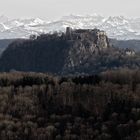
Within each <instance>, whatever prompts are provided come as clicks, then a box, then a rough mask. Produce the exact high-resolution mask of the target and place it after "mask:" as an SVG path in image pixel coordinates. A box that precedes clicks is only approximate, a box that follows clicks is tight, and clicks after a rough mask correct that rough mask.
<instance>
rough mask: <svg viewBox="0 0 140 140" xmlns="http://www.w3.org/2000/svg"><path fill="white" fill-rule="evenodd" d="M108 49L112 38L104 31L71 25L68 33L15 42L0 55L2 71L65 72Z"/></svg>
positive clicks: (86, 63) (0, 68)
mask: <svg viewBox="0 0 140 140" xmlns="http://www.w3.org/2000/svg"><path fill="white" fill-rule="evenodd" d="M19 42H20V43H19ZM107 48H109V41H108V38H107V36H106V33H105V32H104V31H100V30H98V29H93V30H90V29H76V30H73V29H71V28H70V27H67V29H66V33H54V34H45V35H41V36H38V37H36V38H34V39H30V40H25V41H16V42H14V43H12V44H11V45H10V46H9V47H8V48H7V50H6V51H5V52H4V53H3V55H2V57H1V58H0V66H1V67H0V70H1V71H10V70H11V69H15V70H18V71H37V72H38V71H39V72H53V73H63V72H65V71H69V70H71V69H75V67H81V66H82V65H88V64H89V61H92V58H93V57H94V56H96V55H98V54H100V53H101V52H102V51H104V50H105V49H107Z"/></svg>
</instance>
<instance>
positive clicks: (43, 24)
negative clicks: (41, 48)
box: [0, 14, 140, 40]
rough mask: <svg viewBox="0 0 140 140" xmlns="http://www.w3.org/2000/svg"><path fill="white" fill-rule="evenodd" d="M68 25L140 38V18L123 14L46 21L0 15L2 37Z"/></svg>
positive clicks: (51, 29) (54, 29)
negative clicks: (131, 17)
mask: <svg viewBox="0 0 140 140" xmlns="http://www.w3.org/2000/svg"><path fill="white" fill-rule="evenodd" d="M66 27H72V28H73V29H78V28H82V29H93V28H98V29H101V30H104V31H106V33H107V35H108V36H109V37H110V38H116V39H121V40H129V39H138V40H140V18H133V19H130V18H125V17H123V16H114V17H111V16H110V17H107V18H106V17H103V16H100V15H97V14H94V15H86V16H81V15H70V16H64V17H62V18H61V19H59V20H56V21H44V20H42V19H39V18H28V19H12V20H10V19H9V18H7V17H6V16H0V39H11V38H28V37H29V36H30V35H31V34H35V35H38V34H41V33H52V32H55V31H59V32H61V31H65V29H66Z"/></svg>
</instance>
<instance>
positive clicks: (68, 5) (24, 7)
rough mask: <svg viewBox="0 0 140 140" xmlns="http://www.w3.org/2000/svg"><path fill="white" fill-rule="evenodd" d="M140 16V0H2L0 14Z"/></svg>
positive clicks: (12, 16)
mask: <svg viewBox="0 0 140 140" xmlns="http://www.w3.org/2000/svg"><path fill="white" fill-rule="evenodd" d="M93 13H97V14H101V15H103V16H110V15H124V16H127V17H140V0H0V14H2V15H7V16H8V17H10V18H17V17H40V18H43V19H46V20H52V19H57V18H60V17H61V16H64V15H69V14H80V15H86V14H93Z"/></svg>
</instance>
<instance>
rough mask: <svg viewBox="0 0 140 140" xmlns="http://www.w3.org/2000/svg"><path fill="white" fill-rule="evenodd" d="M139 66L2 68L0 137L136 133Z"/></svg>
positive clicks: (101, 137) (116, 138)
mask: <svg viewBox="0 0 140 140" xmlns="http://www.w3.org/2000/svg"><path fill="white" fill-rule="evenodd" d="M139 91H140V70H139V69H138V70H129V69H120V70H114V71H107V72H104V73H101V74H100V75H92V76H90V75H89V76H88V75H87V76H84V75H83V76H78V77H73V76H71V77H59V76H52V75H48V74H42V73H18V72H13V73H12V72H11V73H1V74H0V139H1V140H93V139H95V140H138V139H140V102H139V100H140V94H139Z"/></svg>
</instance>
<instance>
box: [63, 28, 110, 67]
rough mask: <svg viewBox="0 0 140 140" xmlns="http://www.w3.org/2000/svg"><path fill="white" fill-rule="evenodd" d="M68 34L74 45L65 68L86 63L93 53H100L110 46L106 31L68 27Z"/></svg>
mask: <svg viewBox="0 0 140 140" xmlns="http://www.w3.org/2000/svg"><path fill="white" fill-rule="evenodd" d="M66 36H67V39H68V40H69V41H73V45H72V47H71V48H70V50H69V54H68V58H67V61H66V64H65V66H64V69H65V68H73V67H78V66H80V65H82V64H83V63H86V62H87V61H88V60H89V59H90V58H91V57H92V56H93V55H98V54H99V53H100V52H101V51H102V50H104V49H107V48H109V41H108V38H107V35H106V33H105V32H104V31H100V30H98V29H94V30H82V29H79V30H74V31H73V30H72V29H71V28H69V27H68V28H67V30H66Z"/></svg>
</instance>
